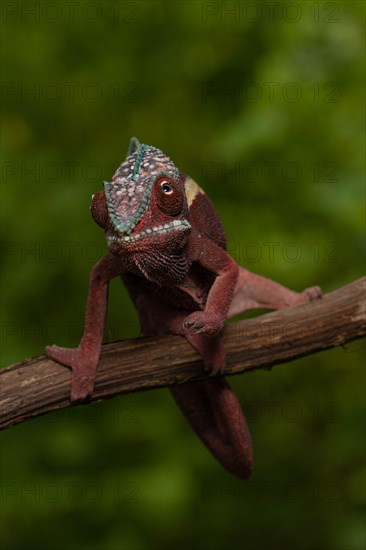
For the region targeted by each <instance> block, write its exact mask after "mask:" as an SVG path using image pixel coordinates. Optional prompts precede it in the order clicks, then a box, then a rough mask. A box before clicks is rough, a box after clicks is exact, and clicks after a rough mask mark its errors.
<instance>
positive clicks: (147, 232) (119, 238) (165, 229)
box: [107, 220, 191, 243]
mask: <svg viewBox="0 0 366 550" xmlns="http://www.w3.org/2000/svg"><path fill="white" fill-rule="evenodd" d="M190 228H191V224H190V223H189V222H188V221H187V220H173V221H172V222H169V223H165V224H164V225H158V226H156V227H152V228H151V229H144V230H143V231H139V232H138V233H135V234H134V235H107V242H108V243H114V242H117V243H120V242H125V243H131V242H135V241H139V240H141V239H144V238H146V237H152V236H154V235H164V234H166V233H169V232H170V231H172V230H176V229H178V230H181V229H190Z"/></svg>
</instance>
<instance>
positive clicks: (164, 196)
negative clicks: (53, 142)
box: [154, 175, 184, 216]
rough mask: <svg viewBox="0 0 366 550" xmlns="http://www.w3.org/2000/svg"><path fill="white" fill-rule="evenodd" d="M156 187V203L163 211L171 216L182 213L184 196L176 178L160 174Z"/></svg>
mask: <svg viewBox="0 0 366 550" xmlns="http://www.w3.org/2000/svg"><path fill="white" fill-rule="evenodd" d="M154 189H155V196H156V203H157V205H158V207H159V208H160V210H161V211H162V212H164V213H165V214H168V215H169V216H177V215H178V214H180V213H181V211H182V208H183V203H184V197H183V193H182V191H181V190H180V189H179V188H178V187H177V185H176V183H175V182H174V180H172V179H170V178H169V177H168V176H166V175H163V176H160V177H159V178H158V179H157V180H156V182H155V185H154Z"/></svg>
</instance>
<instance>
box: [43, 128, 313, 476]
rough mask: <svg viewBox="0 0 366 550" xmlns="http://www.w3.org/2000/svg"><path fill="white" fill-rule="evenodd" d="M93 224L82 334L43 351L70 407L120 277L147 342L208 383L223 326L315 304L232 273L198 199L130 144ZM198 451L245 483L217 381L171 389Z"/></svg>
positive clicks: (233, 413) (99, 199)
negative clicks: (252, 314)
mask: <svg viewBox="0 0 366 550" xmlns="http://www.w3.org/2000/svg"><path fill="white" fill-rule="evenodd" d="M91 214H92V216H93V218H94V220H95V221H96V223H97V224H98V225H100V226H101V227H102V228H103V229H104V230H105V234H106V239H107V244H108V253H107V254H106V255H105V256H104V257H103V258H101V260H99V261H98V263H97V264H96V265H95V266H94V267H93V269H92V272H91V277H90V287H89V295H88V300H87V306H86V319H85V329H84V334H83V337H82V339H81V341H80V344H79V346H78V347H77V348H75V349H69V348H61V347H58V346H48V347H47V348H46V353H47V355H48V356H49V357H51V358H52V359H54V360H55V361H58V362H59V363H62V364H63V365H66V366H68V367H70V368H71V369H72V378H71V401H81V400H84V399H86V398H87V397H88V396H89V395H90V394H91V393H92V392H93V388H94V381H95V375H96V370H97V366H98V362H99V356H100V351H101V345H102V338H103V330H104V323H105V316H106V310H107V301H108V283H109V281H110V279H112V278H113V277H117V276H121V278H122V280H123V282H124V284H125V285H126V288H127V290H128V293H129V295H130V297H131V299H132V301H133V302H134V304H135V306H136V309H137V311H138V314H139V319H140V323H141V328H142V331H143V333H144V334H145V335H148V336H159V335H163V334H167V333H170V334H180V335H182V336H184V337H185V338H186V339H187V340H188V342H190V344H191V345H192V346H193V347H194V348H195V349H196V350H197V351H198V352H199V354H200V355H201V357H202V360H203V363H204V367H205V370H207V371H210V373H211V374H212V375H216V374H219V373H220V374H222V373H223V372H224V369H225V350H224V346H223V338H222V331H223V327H224V321H225V320H226V319H227V318H229V317H232V316H234V315H237V314H239V313H241V312H243V311H246V310H248V309H254V308H268V309H282V308H287V307H290V306H293V305H295V304H298V303H301V302H305V301H308V300H312V299H315V298H319V297H320V296H321V291H320V289H319V287H312V288H308V289H306V290H304V291H303V292H302V293H297V292H294V291H292V290H289V289H287V288H285V287H283V286H281V285H279V284H277V283H275V282H274V281H271V280H269V279H266V278H264V277H262V276H259V275H256V274H254V273H250V272H249V271H247V270H246V269H243V268H242V267H239V266H238V265H237V264H236V262H235V261H234V260H233V259H232V258H231V257H230V256H229V255H228V254H227V253H226V251H225V249H226V238H225V233H224V230H223V227H222V225H221V222H220V220H219V218H218V215H217V213H216V211H215V209H214V207H213V205H212V203H211V202H210V200H209V199H208V197H207V196H206V194H205V193H204V191H203V190H202V189H201V188H200V187H199V186H198V185H197V183H195V182H194V181H193V179H191V178H190V177H189V176H187V175H186V174H184V173H183V172H181V171H180V170H178V168H177V167H176V166H175V165H174V164H173V162H172V161H171V160H170V158H169V157H167V156H166V155H165V154H164V153H163V152H162V151H161V150H160V149H157V148H155V147H151V146H149V145H144V144H140V143H139V141H138V140H137V139H136V138H132V139H131V141H130V146H129V150H128V153H127V158H126V160H125V161H124V162H123V163H122V164H121V165H120V166H119V168H118V169H117V171H116V172H115V174H114V176H113V178H112V181H111V182H105V183H104V191H99V192H98V193H96V194H95V195H93V197H92V204H91ZM171 392H172V394H173V397H174V399H175V400H176V402H177V403H178V405H179V406H180V408H181V409H182V411H183V413H184V414H185V416H186V417H187V419H188V420H189V422H190V423H191V425H192V427H193V428H194V430H195V431H196V432H197V434H198V435H199V437H200V438H201V439H202V441H203V442H204V443H205V444H206V446H207V447H208V448H209V449H210V451H211V452H212V453H213V455H214V456H215V457H216V458H217V459H218V460H219V461H220V462H221V464H222V465H223V466H224V467H225V468H226V469H227V470H228V471H230V472H231V473H232V474H234V475H236V476H238V477H239V478H247V477H248V476H249V475H250V472H251V469H252V456H253V453H252V444H251V438H250V434H249V430H248V428H247V424H246V421H245V418H244V415H243V413H242V411H241V408H240V405H239V402H238V400H237V398H236V396H235V394H234V392H233V391H232V389H231V388H230V386H229V384H228V382H227V381H226V380H225V378H224V377H222V376H214V377H212V378H209V379H207V380H204V381H198V382H190V383H187V384H182V385H178V386H175V387H173V388H172V389H171Z"/></svg>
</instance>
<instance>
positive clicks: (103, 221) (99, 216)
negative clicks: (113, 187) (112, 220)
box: [90, 191, 108, 229]
mask: <svg viewBox="0 0 366 550" xmlns="http://www.w3.org/2000/svg"><path fill="white" fill-rule="evenodd" d="M90 212H91V215H92V216H93V220H94V221H95V222H96V223H97V224H98V225H99V226H100V227H103V229H105V228H106V225H107V222H108V208H107V203H106V200H105V194H104V191H99V192H98V193H95V195H92V203H91V205H90Z"/></svg>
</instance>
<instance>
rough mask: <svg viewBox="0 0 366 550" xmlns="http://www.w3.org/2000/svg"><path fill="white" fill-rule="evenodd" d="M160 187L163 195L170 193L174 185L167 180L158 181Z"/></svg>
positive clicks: (172, 191)
mask: <svg viewBox="0 0 366 550" xmlns="http://www.w3.org/2000/svg"><path fill="white" fill-rule="evenodd" d="M160 189H161V190H162V192H163V193H165V195H172V194H173V193H174V187H173V186H172V185H171V184H170V183H169V182H168V181H167V180H163V181H162V182H160Z"/></svg>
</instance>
